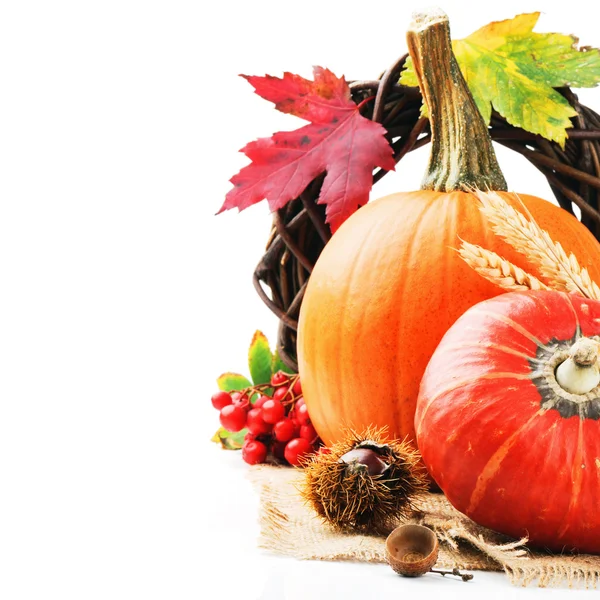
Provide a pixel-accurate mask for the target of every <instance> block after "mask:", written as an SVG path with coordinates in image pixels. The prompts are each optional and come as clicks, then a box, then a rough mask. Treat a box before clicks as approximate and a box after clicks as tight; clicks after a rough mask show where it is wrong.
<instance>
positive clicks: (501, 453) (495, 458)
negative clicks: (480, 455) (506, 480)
mask: <svg viewBox="0 0 600 600" xmlns="http://www.w3.org/2000/svg"><path fill="white" fill-rule="evenodd" d="M545 412H546V411H545V409H540V410H538V411H537V412H536V413H535V414H534V415H533V416H531V417H530V418H529V419H528V420H527V422H526V423H525V424H524V425H523V426H522V427H519V429H517V430H516V431H515V432H513V433H512V435H511V436H510V437H509V438H508V439H507V440H504V442H503V443H502V445H501V446H499V447H498V448H497V449H496V451H495V452H494V454H492V456H491V457H490V459H489V460H488V462H487V463H486V465H485V467H484V468H483V469H482V470H481V473H480V474H479V477H478V478H477V483H476V484H475V488H474V489H473V492H472V493H471V498H470V499H469V507H468V508H467V511H466V512H467V514H468V515H472V514H473V513H474V512H475V510H477V507H478V506H479V503H480V502H481V500H482V499H483V496H484V495H485V492H486V490H487V488H488V486H489V484H490V481H491V480H492V478H493V477H494V476H495V475H496V474H497V473H498V471H499V470H500V467H501V465H502V461H503V460H504V459H505V458H506V455H507V454H508V453H509V452H510V450H511V448H512V447H513V446H514V445H515V444H516V443H517V442H518V441H519V436H520V435H521V434H522V433H523V432H524V431H525V430H526V429H527V428H528V427H529V426H530V425H531V424H532V423H533V422H534V421H535V420H536V419H537V418H538V417H540V416H541V415H543V414H544V413H545ZM488 471H489V472H488Z"/></svg>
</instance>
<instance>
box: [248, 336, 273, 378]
mask: <svg viewBox="0 0 600 600" xmlns="http://www.w3.org/2000/svg"><path fill="white" fill-rule="evenodd" d="M248 368H249V370H250V375H251V376H252V381H253V383H254V385H259V384H261V383H269V381H271V375H272V374H273V353H272V352H271V349H270V348H269V341H268V340H267V338H266V336H265V334H264V333H262V331H256V332H255V333H254V335H253V336H252V342H250V348H249V349H248Z"/></svg>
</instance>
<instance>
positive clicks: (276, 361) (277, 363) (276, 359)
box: [273, 350, 295, 375]
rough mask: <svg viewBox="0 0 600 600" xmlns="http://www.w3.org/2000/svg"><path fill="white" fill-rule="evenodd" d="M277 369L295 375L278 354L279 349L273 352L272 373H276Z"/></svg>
mask: <svg viewBox="0 0 600 600" xmlns="http://www.w3.org/2000/svg"><path fill="white" fill-rule="evenodd" d="M277 371H283V372H284V373H289V374H290V375H295V371H294V370H293V369H290V368H289V367H288V366H287V365H286V364H285V363H284V362H283V361H282V360H281V357H280V356H279V351H278V350H275V352H274V353H273V373H277Z"/></svg>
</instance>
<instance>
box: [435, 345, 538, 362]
mask: <svg viewBox="0 0 600 600" xmlns="http://www.w3.org/2000/svg"><path fill="white" fill-rule="evenodd" d="M482 347H483V348H490V349H491V348H493V349H494V350H500V351H501V352H506V354H511V355H512V356H518V357H519V358H525V359H526V360H528V361H530V362H535V363H540V364H541V363H542V361H541V360H538V359H537V358H533V357H531V356H530V355H529V354H527V353H526V352H521V351H520V350H515V349H514V348H511V347H510V346H503V345H502V344H494V343H491V342H484V343H481V342H474V343H462V344H448V345H446V346H444V348H445V349H446V350H468V349H472V350H475V349H481V348H482Z"/></svg>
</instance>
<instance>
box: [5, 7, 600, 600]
mask: <svg viewBox="0 0 600 600" xmlns="http://www.w3.org/2000/svg"><path fill="white" fill-rule="evenodd" d="M596 4H597V3H596V2H591V1H590V2H570V3H558V2H539V1H538V2H529V1H528V0H519V1H511V0H504V1H503V2H497V3H494V4H493V5H488V3H478V4H477V5H476V6H469V7H468V8H467V7H466V5H465V4H463V3H461V2H457V1H450V0H448V1H447V2H445V3H444V5H443V8H445V10H446V11H447V12H448V14H449V16H450V20H451V25H452V31H453V36H454V37H456V38H459V37H464V36H465V35H468V34H469V33H470V32H472V31H473V30H475V29H477V28H478V27H480V26H482V25H484V24H486V23H488V22H489V21H491V20H499V19H504V18H509V17H512V16H514V15H515V14H518V13H520V12H528V11H533V10H536V9H542V10H543V11H544V12H545V14H544V15H543V16H542V18H541V20H540V23H539V25H538V29H537V30H538V31H561V32H564V33H571V32H573V33H576V34H578V35H579V37H580V38H581V40H582V43H584V44H590V45H596V46H600V33H599V30H598V17H599V12H600V10H599V9H598V8H594V6H595V5H596ZM422 6H427V3H423V4H422V3H420V2H411V3H407V2H400V1H398V0H396V1H394V2H390V1H387V0H378V1H377V2H350V1H346V2H326V1H325V0H303V2H281V1H279V2H274V1H273V2H271V1H263V0H261V1H255V2H227V1H223V2H214V3H208V2H200V1H196V2H181V1H174V0H172V1H169V2H166V1H163V2H155V1H151V0H146V1H145V2H134V1H126V0H125V1H111V0H104V1H102V2H90V1H87V2H64V1H62V2H29V1H26V0H23V1H16V0H14V1H8V0H7V1H5V2H2V3H1V4H0V86H1V90H2V91H1V92H0V407H1V408H0V597H1V598H2V599H3V600H13V599H20V598H27V599H30V598H36V599H37V598H50V597H59V598H61V599H70V598H77V599H87V598H111V599H114V598H119V599H120V598H127V599H130V598H145V599H147V598H169V599H183V598H186V599H187V598H208V597H209V596H214V597H240V598H258V597H264V598H303V599H306V598H318V597H319V598H320V597H325V595H326V596H327V598H330V599H331V598H354V597H361V598H369V597H378V596H380V595H381V596H383V595H384V594H388V596H392V597H393V596H394V595H395V594H398V597H400V595H401V594H403V593H406V592H408V593H414V592H417V593H421V594H428V593H429V591H433V592H435V593H436V594H441V593H444V594H448V595H449V596H452V595H455V594H461V595H462V594H467V595H469V596H471V597H476V596H480V595H481V594H482V593H485V594H486V595H488V596H490V595H491V596H496V595H498V596H500V595H503V596H504V597H505V596H507V595H511V594H513V595H516V596H521V595H531V594H533V593H535V592H534V591H530V590H525V591H523V590H520V589H514V588H512V587H510V586H509V585H508V584H507V582H506V580H505V579H504V578H503V577H502V576H501V575H496V576H495V575H492V574H488V575H485V574H484V575H481V574H478V575H477V576H476V579H475V580H474V581H473V582H471V583H470V584H463V583H459V582H455V581H449V580H447V579H445V580H442V579H441V578H439V580H438V578H436V577H435V576H427V577H426V578H424V579H421V580H418V581H410V582H409V581H408V580H405V579H401V578H398V577H395V576H393V574H392V573H391V571H388V568H387V567H386V566H385V565H351V566H348V565H344V564H325V563H303V562H298V561H293V560H290V559H282V558H280V557H273V556H270V555H267V554H266V553H264V552H262V551H259V550H258V549H257V548H256V536H257V533H258V530H257V524H256V514H257V505H256V497H255V496H254V494H253V492H252V490H251V489H250V487H249V484H248V482H247V480H246V479H245V473H246V471H247V467H246V465H245V464H243V463H242V460H241V456H240V455H239V454H234V453H226V452H224V451H220V450H219V448H217V447H216V446H215V445H213V444H210V443H209V441H208V439H209V438H210V436H211V434H212V433H213V432H214V430H215V429H216V427H217V425H218V419H217V413H216V411H214V410H213V409H212V407H211V406H210V401H209V397H210V395H211V393H212V392H213V391H214V389H215V382H214V380H215V378H216V376H217V375H219V374H220V373H221V372H223V371H225V370H239V371H245V368H246V367H245V360H246V350H247V346H248V343H249V340H250V338H251V336H252V333H253V332H254V330H256V329H261V330H262V331H264V332H265V333H266V334H267V335H268V336H269V338H270V339H272V340H273V341H274V340H275V333H276V326H277V322H276V319H275V318H274V317H273V316H272V315H271V314H270V313H269V311H268V310H267V309H266V308H265V307H264V306H263V305H262V303H261V301H260V300H259V298H258V296H257V295H256V293H255V291H254V289H253V287H252V284H251V276H252V272H253V269H254V266H255V265H256V263H257V262H258V260H259V258H260V256H261V253H262V250H263V247H264V244H265V242H266V238H267V235H268V231H269V226H270V217H269V215H268V210H267V207H266V206H265V205H263V204H261V205H258V206H255V207H253V208H251V209H249V210H247V211H246V212H244V213H242V214H237V213H235V212H234V211H231V212H230V213H227V214H223V215H220V216H218V217H216V216H214V214H215V213H216V212H217V210H218V209H219V208H220V206H221V204H222V202H223V199H224V196H225V194H226V192H227V191H228V190H229V188H230V184H229V183H228V179H229V178H230V177H231V176H232V175H233V174H234V173H236V172H237V171H238V170H239V169H240V168H241V167H242V166H243V165H245V164H246V159H245V158H244V157H243V156H242V155H241V154H239V153H238V152H237V150H238V149H239V148H241V147H242V146H243V145H245V144H246V143H247V142H248V141H250V140H252V139H255V138H257V137H264V136H268V135H270V134H272V133H273V132H274V131H277V130H280V129H293V128H296V127H298V126H299V125H300V124H301V122H300V121H299V120H297V119H295V118H294V117H291V116H286V115H280V114H278V113H277V112H276V111H275V110H273V108H272V106H271V105H270V104H269V103H267V102H265V101H264V100H262V99H260V98H258V97H257V96H255V95H254V94H253V92H252V88H251V87H250V86H249V84H248V83H247V82H245V81H244V80H242V79H241V78H239V77H238V76H237V75H238V74H239V73H246V74H258V75H262V74H265V73H269V74H273V75H281V74H282V72H283V71H284V70H289V71H291V72H295V73H299V74H301V75H303V76H305V77H310V76H311V67H312V65H322V66H326V67H328V68H330V69H331V70H333V71H334V72H335V73H336V74H338V75H342V74H344V75H346V77H347V78H348V79H361V78H368V79H371V78H374V77H376V76H377V75H378V74H379V73H380V72H381V71H382V70H383V69H385V68H386V67H387V66H388V65H390V64H391V63H392V62H393V61H394V60H395V59H396V58H397V57H398V56H400V55H401V54H403V53H404V52H405V48H406V45H405V38H404V32H405V30H406V26H407V25H408V23H409V21H410V14H411V12H412V11H413V10H415V9H416V8H419V7H422ZM586 10H587V11H590V12H589V13H588V16H587V17H583V18H582V16H581V14H582V13H584V12H585V11H586ZM580 97H581V98H583V100H584V102H586V103H587V104H589V105H591V106H592V107H595V108H596V110H599V109H600V90H585V91H581V93H580ZM426 156H427V150H426V149H425V150H423V151H420V152H416V153H415V154H414V155H410V156H408V157H407V158H405V159H404V160H403V161H402V162H401V163H400V165H399V167H398V169H397V172H396V173H395V174H391V175H388V176H386V177H385V178H384V180H383V181H382V182H381V184H380V185H378V186H376V188H375V189H374V192H373V197H377V196H380V195H383V194H385V193H388V192H391V191H399V190H411V189H416V188H418V186H419V182H420V178H421V174H422V172H423V169H424V166H425V161H426ZM499 159H500V162H501V165H502V167H503V168H504V171H505V175H506V176H507V179H508V181H509V186H510V187H511V188H512V189H515V190H517V191H522V192H528V193H534V194H538V195H540V196H545V197H547V198H550V196H551V195H550V192H549V189H548V186H547V185H546V183H545V180H544V179H543V178H542V176H541V175H539V174H538V173H537V171H536V170H535V169H534V168H533V167H531V166H530V165H529V164H528V163H527V162H526V161H525V160H524V159H521V158H518V157H515V156H512V155H510V153H509V152H508V151H502V150H500V151H499ZM414 586H417V588H418V591H417V589H416V588H414ZM413 588H414V591H413ZM555 593H561V592H554V593H553V594H555Z"/></svg>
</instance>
